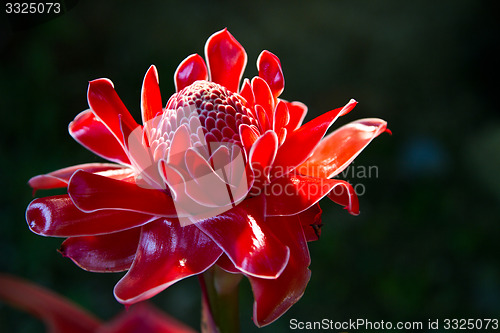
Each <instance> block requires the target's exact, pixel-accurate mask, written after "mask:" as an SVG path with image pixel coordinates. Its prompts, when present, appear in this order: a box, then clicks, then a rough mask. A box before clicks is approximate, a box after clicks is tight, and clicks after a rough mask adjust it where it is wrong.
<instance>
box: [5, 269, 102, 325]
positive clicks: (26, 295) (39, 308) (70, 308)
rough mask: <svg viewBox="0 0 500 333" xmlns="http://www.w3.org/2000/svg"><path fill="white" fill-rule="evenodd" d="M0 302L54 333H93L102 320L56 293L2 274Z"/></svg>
mask: <svg viewBox="0 0 500 333" xmlns="http://www.w3.org/2000/svg"><path fill="white" fill-rule="evenodd" d="M0 299H1V300H3V301H6V302H8V303H10V304H12V305H13V306H16V307H18V308H20V309H22V310H24V311H27V312H29V313H32V314H33V315H35V316H36V317H38V318H40V319H42V320H43V321H44V323H45V325H46V326H47V332H51V333H67V332H72V333H93V332H96V330H97V329H98V328H99V326H100V325H101V323H100V322H99V319H97V318H95V317H94V316H93V315H91V314H89V313H87V312H86V311H84V310H83V309H81V308H80V307H79V306H77V305H76V304H74V303H72V302H71V301H69V300H67V299H65V298H63V297H61V296H59V295H57V294H55V293H54V292H52V291H50V290H47V289H44V288H42V287H38V286H36V285H34V284H32V283H29V282H27V281H23V280H21V279H19V278H16V277H11V276H9V275H6V274H0Z"/></svg>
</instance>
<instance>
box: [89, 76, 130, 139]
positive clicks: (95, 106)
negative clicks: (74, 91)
mask: <svg viewBox="0 0 500 333" xmlns="http://www.w3.org/2000/svg"><path fill="white" fill-rule="evenodd" d="M87 99H88V102H89V105H90V108H91V110H92V112H94V114H95V115H96V116H97V117H98V118H99V120H101V121H102V122H103V123H104V125H106V127H107V128H108V129H109V130H110V131H111V133H113V135H114V136H115V138H116V139H117V140H118V141H119V142H121V143H122V146H123V147H125V143H124V139H123V136H124V134H125V137H126V136H127V135H128V134H129V133H131V132H132V131H133V130H134V129H135V128H136V127H137V126H139V125H138V124H137V122H136V121H135V120H134V118H133V117H132V116H131V115H130V113H129V112H128V110H127V108H126V107H125V105H124V104H123V102H122V101H121V99H120V97H118V94H117V93H116V91H115V88H114V87H113V83H112V82H111V81H110V80H108V79H97V80H94V81H90V83H89V89H88V92H87ZM120 122H121V124H120ZM122 129H123V133H122Z"/></svg>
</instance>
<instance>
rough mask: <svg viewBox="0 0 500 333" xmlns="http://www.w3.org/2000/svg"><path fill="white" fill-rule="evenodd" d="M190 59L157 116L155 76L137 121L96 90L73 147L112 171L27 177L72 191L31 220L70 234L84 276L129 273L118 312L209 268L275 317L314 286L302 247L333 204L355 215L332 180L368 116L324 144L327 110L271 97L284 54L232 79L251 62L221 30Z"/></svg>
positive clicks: (37, 205) (34, 225) (366, 128)
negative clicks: (247, 287)
mask: <svg viewBox="0 0 500 333" xmlns="http://www.w3.org/2000/svg"><path fill="white" fill-rule="evenodd" d="M205 57H206V60H207V63H206V64H205V62H204V61H203V59H202V58H201V57H200V56H199V55H197V54H193V55H191V56H189V57H187V58H186V59H185V60H184V61H183V62H182V63H181V64H180V65H179V67H178V68H177V70H176V72H175V86H176V93H175V94H174V95H173V96H172V97H171V98H170V99H169V101H168V102H167V105H166V107H165V108H163V107H162V105H163V104H162V100H161V96H160V90H159V85H158V74H157V71H156V68H155V67H154V66H151V68H150V69H149V70H148V72H147V73H146V76H145V78H144V83H143V86H142V98H141V109H142V122H143V125H142V126H141V125H138V124H137V123H136V121H135V120H134V118H133V117H132V116H131V115H130V113H129V112H128V110H127V109H126V108H125V106H124V105H123V103H122V101H121V100H120V99H119V97H118V95H117V93H116V92H115V90H114V87H113V84H112V83H111V81H109V80H107V79H98V80H94V81H91V82H90V84H89V89H88V101H89V106H90V109H89V110H86V111H83V112H82V113H80V114H79V115H78V116H77V117H76V118H75V120H74V121H73V122H72V123H71V124H70V125H69V132H70V134H71V135H72V136H73V138H74V139H75V140H77V141H78V142H79V143H81V144H82V145H83V146H84V147H86V148H87V149H89V150H91V151H93V152H94V153H96V154H97V155H99V156H101V157H103V158H105V159H107V160H109V161H111V162H115V163H117V164H101V163H93V164H82V165H77V166H73V167H69V168H66V169H62V170H58V171H54V172H51V173H49V174H46V175H40V176H36V177H34V178H32V179H31V180H30V182H29V183H30V185H31V186H32V187H33V188H34V189H35V190H37V189H49V188H56V187H66V186H67V190H68V194H66V195H60V196H53V197H48V198H40V199H35V200H34V201H33V202H31V204H30V205H29V207H28V209H27V212H26V218H27V221H28V224H29V227H30V229H31V230H32V231H33V232H35V233H37V234H40V235H44V236H55V237H68V238H67V239H66V240H65V241H64V242H63V244H62V247H61V253H62V254H63V255H65V256H68V257H69V258H71V259H72V260H73V261H74V262H75V263H76V264H77V265H79V266H80V267H82V268H83V269H86V270H89V271H95V272H116V271H125V270H128V272H127V274H125V276H124V277H123V278H122V279H121V280H120V281H119V282H118V284H117V285H116V287H115V290H114V292H115V296H116V298H117V299H118V301H120V302H122V303H124V304H132V303H136V302H139V301H142V300H145V299H148V298H150V297H152V296H154V295H156V294H157V293H159V292H161V291H162V290H164V289H165V288H167V287H168V286H170V285H171V284H173V283H175V282H176V281H179V280H180V279H183V278H186V277H188V276H192V275H196V274H200V273H202V272H204V271H205V270H206V269H208V268H209V267H211V266H212V265H214V264H217V265H219V266H220V267H221V268H223V269H224V270H226V271H228V272H233V273H241V274H244V275H245V276H247V277H248V279H249V280H250V283H251V285H252V289H253V293H254V297H255V303H254V316H253V318H254V322H255V323H256V325H259V326H262V325H266V324H269V323H271V322H272V321H274V320H276V319H277V318H278V317H279V316H281V315H282V314H283V313H284V312H285V311H286V310H287V309H288V308H289V307H290V306H292V305H293V304H294V303H295V302H297V300H298V299H299V298H300V297H301V296H302V294H303V292H304V289H305V287H306V285H307V282H308V280H309V277H310V271H309V269H308V266H309V263H310V258H309V252H308V248H307V244H306V242H307V241H311V240H315V239H317V238H318V236H319V224H320V216H321V209H320V208H319V204H318V201H319V200H320V199H321V198H323V197H324V196H328V197H329V198H330V199H331V200H333V201H334V202H336V203H339V204H341V205H342V206H345V207H346V209H347V210H348V211H349V212H350V213H352V214H357V213H358V200H357V197H356V194H355V193H354V190H353V188H352V187H351V185H350V184H349V183H347V182H345V181H342V180H338V179H332V177H334V176H336V175H338V174H339V173H340V172H341V171H342V170H343V169H344V168H346V167H347V165H348V164H349V163H350V162H351V161H352V160H353V159H354V158H355V157H356V156H357V155H358V154H359V153H360V151H361V150H362V149H363V148H364V147H365V146H366V145H367V144H368V143H369V142H370V141H371V140H372V139H373V138H375V137H376V136H378V135H379V134H380V133H382V132H384V131H385V130H386V122H385V121H383V120H380V119H363V120H358V121H356V122H353V123H350V124H348V125H346V126H343V127H341V128H340V129H338V130H336V131H335V132H333V133H331V134H329V135H328V136H327V137H325V138H323V136H324V135H325V133H326V132H327V130H328V128H329V127H330V125H331V124H332V123H333V122H334V121H335V120H336V119H337V117H339V116H342V115H345V114H346V113H348V112H349V111H351V110H352V109H353V108H354V106H355V105H356V103H357V102H356V101H354V100H351V101H349V103H347V104H346V105H345V106H344V107H342V108H338V109H335V110H332V111H329V112H327V113H325V114H323V115H321V116H319V117H317V118H315V119H313V120H311V121H310V122H308V123H306V124H304V125H302V121H303V119H304V117H305V115H306V112H307V107H306V106H305V105H304V104H302V103H300V102H288V101H285V100H282V99H280V98H279V96H280V94H281V93H282V91H283V89H284V77H283V72H282V69H281V64H280V61H279V59H278V58H277V57H276V56H275V55H274V54H272V53H270V52H269V51H263V52H262V53H261V54H260V56H259V58H258V60H257V67H258V70H259V75H258V76H256V77H254V78H253V79H252V80H251V81H250V80H248V79H245V80H244V81H243V84H242V85H241V88H240V89H239V87H240V80H241V77H242V74H243V71H244V68H245V66H246V62H247V56H246V53H245V50H244V49H243V47H242V46H241V45H240V44H239V43H238V42H237V41H236V40H235V39H234V37H233V36H232V35H231V34H230V33H229V32H228V31H227V30H226V29H224V30H222V31H219V32H217V33H215V34H214V35H212V36H211V37H210V38H209V39H208V41H207V43H206V45H205Z"/></svg>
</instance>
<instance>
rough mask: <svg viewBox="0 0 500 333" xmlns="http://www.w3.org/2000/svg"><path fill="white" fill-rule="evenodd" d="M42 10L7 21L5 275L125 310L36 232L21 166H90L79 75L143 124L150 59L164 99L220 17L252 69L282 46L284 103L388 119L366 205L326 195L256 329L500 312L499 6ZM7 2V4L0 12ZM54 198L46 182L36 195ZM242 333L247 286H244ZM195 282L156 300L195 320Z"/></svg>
mask: <svg viewBox="0 0 500 333" xmlns="http://www.w3.org/2000/svg"><path fill="white" fill-rule="evenodd" d="M71 5H72V6H73V7H71V6H68V10H67V12H65V14H63V15H60V16H58V17H56V18H53V19H51V20H49V21H46V22H42V23H40V22H38V21H37V22H35V23H34V24H31V23H30V22H29V21H30V19H29V18H26V23H25V25H23V23H19V22H17V23H16V24H13V22H12V21H9V20H5V17H2V19H3V20H2V21H0V29H1V33H0V61H1V62H0V64H1V65H0V110H1V114H2V117H3V126H2V129H1V131H0V136H1V142H0V162H1V163H0V165H1V168H2V172H1V173H0V184H1V185H2V191H1V194H0V195H1V199H0V221H1V223H0V253H1V256H0V270H1V271H3V272H8V273H11V274H16V275H18V276H21V277H24V278H27V279H30V280H32V281H34V282H36V283H39V284H42V285H44V286H46V287H48V288H51V289H53V290H55V291H57V292H59V293H61V294H63V295H65V296H67V297H70V298H71V299H73V300H74V301H75V302H77V303H78V304H80V305H82V306H84V307H85V308H87V309H89V310H90V311H92V312H94V313H96V314H98V316H100V317H101V318H103V319H107V318H110V317H112V316H113V315H115V314H116V313H117V312H118V311H120V310H121V308H122V307H121V306H120V305H119V304H118V303H117V302H116V301H115V300H114V298H113V295H112V288H113V286H114V284H115V283H116V282H117V281H118V279H119V278H120V277H121V276H122V274H94V273H89V272H85V271H83V270H81V269H79V268H78V267H76V266H75V265H74V264H72V263H71V261H70V260H67V259H65V258H62V257H61V256H60V255H59V254H58V253H57V252H56V249H57V248H58V247H59V244H60V243H61V240H59V239H49V238H43V237H40V236H36V235H34V234H32V233H31V232H30V231H29V229H28V228H27V225H26V223H25V221H24V211H25V208H26V206H27V204H28V203H29V202H30V200H31V198H32V196H31V190H30V189H29V187H28V186H27V184H26V182H27V180H28V179H29V177H31V176H33V175H36V174H40V173H45V172H49V171H51V170H54V169H58V168H61V167H64V166H69V165H73V164H77V163H83V162H92V161H99V158H98V157H96V156H94V155H93V154H91V153H90V152H88V151H86V150H85V149H84V148H82V147H80V146H79V145H78V144H77V143H76V142H74V141H73V140H72V139H71V138H70V136H69V135H68V133H67V129H66V128H67V125H68V123H69V122H70V121H71V120H72V119H73V118H74V117H75V116H76V115H77V114H78V113H79V112H80V111H82V110H84V109H86V108H87V107H88V106H87V102H86V89H87V82H88V81H89V80H92V79H95V78H99V77H108V78H110V79H112V80H113V82H114V83H115V87H116V89H117V91H118V93H119V95H120V96H121V98H122V99H123V101H124V103H125V104H126V105H127V106H128V107H129V110H130V111H131V113H132V114H133V115H134V116H135V117H136V119H139V117H140V116H139V105H140V104H139V103H140V89H141V83H142V78H143V75H144V74H145V72H146V70H147V68H148V67H149V65H151V64H155V65H156V66H157V67H158V70H159V74H160V85H161V89H162V92H163V98H164V102H166V101H167V98H168V96H169V95H170V94H171V93H172V92H173V91H174V86H173V81H172V76H173V73H174V71H175V68H176V67H177V65H178V64H179V63H180V61H182V60H183V59H184V58H185V57H186V56H188V55H189V54H191V53H200V54H202V53H203V46H204V43H205V40H206V39H207V38H208V37H209V36H210V35H211V34H212V33H213V32H215V31H217V30H220V29H222V28H224V27H228V28H229V30H230V32H231V33H232V34H233V35H234V36H235V37H236V38H237V39H238V41H239V42H240V43H241V44H242V45H243V46H244V47H245V48H246V50H247V52H248V56H249V64H248V66H247V70H246V73H245V76H246V77H251V76H253V75H255V74H256V73H257V70H256V68H255V61H256V59H257V56H258V54H259V53H260V51H261V50H262V49H268V50H270V51H271V52H273V53H275V54H276V55H278V56H279V58H280V59H281V62H282V65H283V69H284V73H285V78H286V89H285V92H284V95H283V98H286V99H289V100H300V101H302V102H304V103H306V104H307V105H308V106H309V110H310V111H309V115H308V118H307V119H311V118H312V117H314V116H316V115H318V114H320V113H322V112H325V111H328V110H330V109H332V108H334V107H338V106H341V105H344V103H345V102H347V101H348V100H349V98H355V99H357V100H358V101H359V102H360V103H359V105H358V106H357V107H356V109H355V110H354V111H353V112H351V113H350V114H349V115H347V116H345V117H343V119H340V120H339V123H338V124H335V125H334V127H337V126H339V125H341V124H344V123H346V122H349V121H352V120H355V119H358V118H364V117H379V118H383V119H386V120H387V121H388V123H389V127H390V129H391V130H392V131H393V133H394V134H393V135H392V136H389V135H387V134H385V135H382V136H381V137H379V138H377V139H376V140H375V141H374V142H373V143H372V144H371V145H370V146H369V147H368V148H367V149H366V150H365V151H363V153H362V154H361V155H360V156H359V157H358V158H357V160H356V161H355V164H354V166H357V167H359V166H365V167H368V166H376V167H377V168H378V169H377V170H378V173H377V174H376V175H372V177H371V178H359V177H358V178H356V177H349V176H352V175H348V177H347V178H348V179H349V180H350V181H351V182H353V183H354V184H362V185H363V186H364V189H365V193H364V195H362V196H361V197H360V204H361V214H360V215H359V216H358V217H352V216H349V215H348V214H347V213H346V212H345V211H344V210H342V209H341V208H340V207H338V206H336V205H335V204H333V203H331V202H328V201H326V200H325V201H323V202H322V207H323V209H324V216H323V223H324V227H323V234H322V238H321V240H320V241H318V242H315V243H311V244H310V251H311V255H312V264H311V269H312V278H311V282H310V283H309V286H308V288H307V290H306V293H305V295H304V297H303V298H302V300H301V301H300V302H299V303H298V304H296V305H295V306H294V307H292V309H290V311H288V312H287V313H286V314H285V315H284V316H283V317H282V318H281V319H280V320H278V321H277V322H276V323H274V324H272V325H271V326H270V327H268V328H265V329H262V330H261V331H262V332H279V331H283V332H285V331H288V325H289V320H290V319H291V318H297V319H298V320H304V321H313V320H321V319H323V318H329V319H332V320H337V321H343V320H349V319H357V318H366V319H370V320H373V321H380V320H384V321H393V322H396V321H399V320H422V321H424V322H427V319H434V318H491V317H494V318H499V317H500V265H499V253H500V242H499V241H498V238H499V235H500V223H499V222H500V221H499V216H500V208H499V207H500V176H499V175H500V173H499V170H500V116H499V113H498V106H497V104H496V103H495V98H494V97H496V96H495V95H496V93H497V90H498V77H497V73H498V69H499V68H498V67H499V62H498V59H500V52H499V45H500V43H499V40H498V36H499V35H500V31H499V26H498V22H497V21H498V20H496V18H495V16H494V15H495V13H497V12H498V11H497V10H496V9H498V8H495V2H486V1H476V0H464V1H460V0H448V1H446V0H445V1H397V0H386V1H377V2H375V1H308V2H305V1H304V2H293V1H292V2H290V1H287V2H272V3H271V2H264V1H255V2H247V3H244V4H243V3H240V4H238V3H232V2H229V1H220V2H213V3H208V2H204V1H185V2H182V3H181V2H165V1H150V2H148V4H147V5H146V4H145V3H140V4H139V2H136V1H106V2H104V1H79V2H76V1H73V2H71ZM0 15H4V14H3V13H2V14H0ZM46 194H50V193H42V192H40V193H39V194H38V195H46ZM241 295H242V297H241V319H242V324H243V326H244V329H243V331H244V332H255V331H257V328H255V326H253V324H252V322H251V314H252V310H251V306H252V295H251V291H250V288H249V284H248V282H246V281H245V282H244V283H242V286H241ZM199 298H200V292H199V288H198V286H197V279H196V278H190V279H187V280H184V281H181V282H180V283H177V284H176V285H174V286H173V287H171V288H169V289H168V290H167V291H165V292H163V293H161V294H160V295H158V296H157V297H155V298H154V300H153V301H154V302H155V303H156V304H158V305H159V306H160V307H162V308H163V309H165V310H166V311H168V312H170V313H171V314H173V315H174V316H176V317H177V318H179V319H181V320H183V321H185V322H187V323H189V324H190V325H192V326H193V327H198V325H199V313H200V306H199ZM0 331H2V332H37V331H43V326H42V325H41V324H40V323H39V322H38V321H37V320H35V319H31V318H30V317H29V315H27V314H24V313H21V312H18V311H16V310H13V309H11V308H10V307H8V306H6V305H5V304H3V303H0Z"/></svg>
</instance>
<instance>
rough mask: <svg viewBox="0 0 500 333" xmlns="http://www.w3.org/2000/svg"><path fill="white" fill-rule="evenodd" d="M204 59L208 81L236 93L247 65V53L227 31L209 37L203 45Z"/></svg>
mask: <svg viewBox="0 0 500 333" xmlns="http://www.w3.org/2000/svg"><path fill="white" fill-rule="evenodd" d="M205 58H206V59H207V64H208V70H209V74H210V81H212V82H215V83H218V84H220V85H223V86H225V87H226V88H227V89H229V90H230V91H232V92H237V91H238V86H239V84H240V80H241V77H242V75H243V71H244V70H245V66H246V64H247V53H246V52H245V49H244V48H243V46H241V44H240V43H238V41H237V40H236V39H235V38H234V37H233V35H231V34H230V33H229V31H227V29H223V30H221V31H219V32H216V33H215V34H213V35H212V36H210V38H209V39H208V40H207V43H206V44H205Z"/></svg>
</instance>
